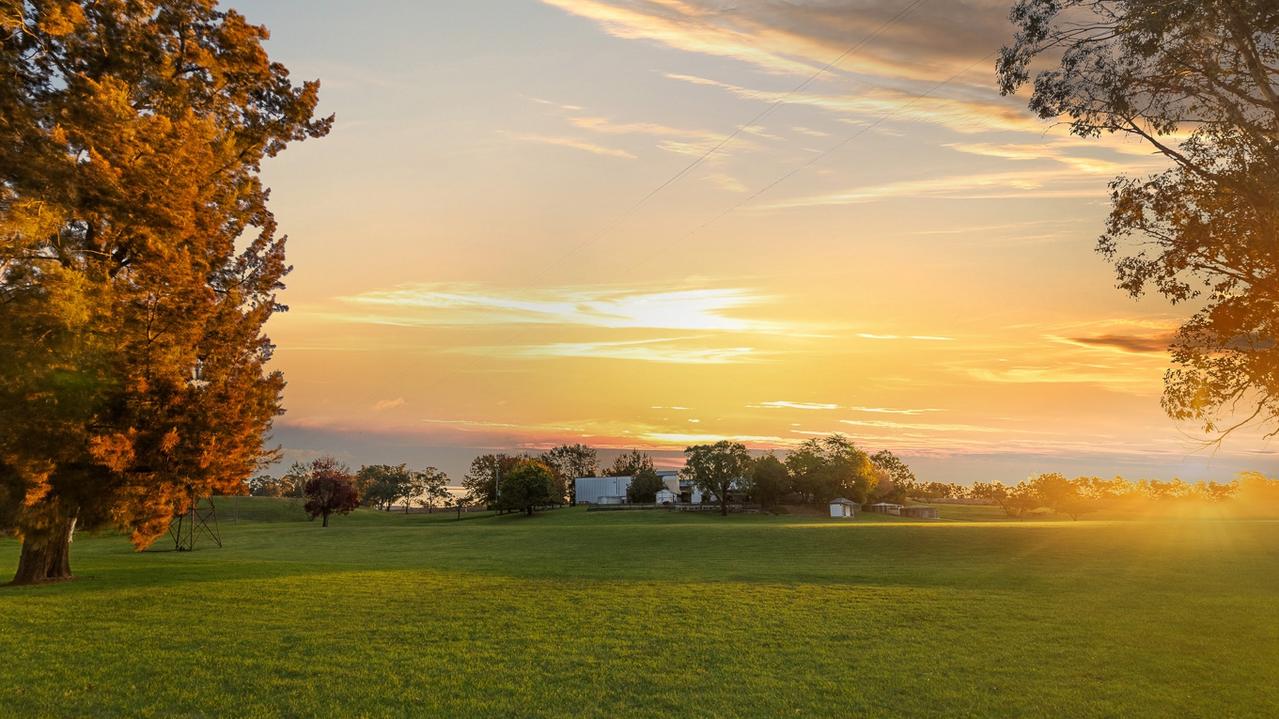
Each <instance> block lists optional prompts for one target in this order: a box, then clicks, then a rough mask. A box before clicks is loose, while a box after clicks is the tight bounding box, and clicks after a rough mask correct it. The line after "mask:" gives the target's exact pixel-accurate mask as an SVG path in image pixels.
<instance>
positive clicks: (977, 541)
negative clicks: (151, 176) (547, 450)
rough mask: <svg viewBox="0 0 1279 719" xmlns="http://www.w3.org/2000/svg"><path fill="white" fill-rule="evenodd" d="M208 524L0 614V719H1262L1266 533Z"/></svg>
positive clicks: (92, 552) (648, 524)
mask: <svg viewBox="0 0 1279 719" xmlns="http://www.w3.org/2000/svg"><path fill="white" fill-rule="evenodd" d="M943 511H944V512H945V511H946V509H943ZM964 511H965V510H959V511H958V512H957V513H955V514H963V513H964ZM968 514H969V515H971V516H973V517H982V516H989V515H988V514H986V515H983V514H981V513H980V512H975V511H972V510H970V511H969V512H968ZM220 515H221V517H222V529H223V534H224V538H225V540H226V546H225V548H223V549H201V550H199V551H196V552H194V553H189V554H188V553H184V554H178V553H175V552H170V551H161V550H163V549H165V548H166V545H165V544H164V543H160V544H157V546H156V548H155V550H153V551H149V552H146V553H142V554H137V553H134V552H132V551H131V550H130V548H129V545H128V543H127V542H126V541H125V540H123V539H121V538H119V537H116V536H111V535H104V536H101V537H92V538H90V537H86V536H80V537H78V538H77V540H76V542H75V546H74V550H73V552H74V553H73V568H74V569H75V571H76V573H77V575H78V576H79V579H78V580H77V581H74V582H70V583H65V584H60V585H54V586H47V587H39V588H0V656H2V657H3V664H2V666H3V670H2V673H0V676H2V677H3V680H2V681H0V712H3V714H4V715H5V716H23V717H33V716H103V715H106V716H172V715H179V716H208V717H215V716H218V717H220V716H328V715H367V716H427V715H438V716H598V717H610V716H618V715H630V716H678V717H683V716H725V717H728V716H761V717H762V716H783V715H786V716H814V715H824V716H852V715H863V716H865V715H869V716H891V715H897V716H914V717H919V716H1010V717H1028V716H1054V717H1084V716H1098V717H1102V716H1106V717H1120V716H1152V717H1154V716H1183V717H1184V716H1200V717H1228V716H1229V717H1242V716H1275V715H1279V523H1277V522H1268V521H1253V522H1245V521H1185V522H1172V521H1164V522H1113V521H1080V522H1069V521H1066V522H1042V521H1041V522H1033V523H1017V522H1000V521H990V520H977V519H974V520H971V521H946V520H942V521H939V522H920V523H912V522H909V521H903V520H897V519H895V518H875V519H858V520H857V521H855V522H847V521H842V522H841V521H839V520H828V519H818V518H807V517H805V518H800V517H764V516H735V517H730V518H728V519H724V518H720V517H718V516H691V515H671V514H667V513H665V512H600V513H587V512H585V511H582V510H580V509H565V510H557V511H553V512H549V513H547V514H544V515H540V516H536V517H533V518H531V519H529V518H524V517H519V516H505V517H493V516H473V517H471V518H468V519H467V520H465V521H455V520H454V519H452V515H439V514H437V515H431V516H427V515H410V516H402V515H384V514H377V513H373V512H370V511H361V512H359V513H357V514H355V515H352V516H350V517H339V518H335V519H334V522H333V526H332V527H330V528H329V529H327V530H326V529H322V528H321V527H320V525H319V524H318V523H310V522H306V521H296V520H297V519H298V518H299V517H300V510H298V509H297V508H296V506H292V505H289V504H288V503H287V502H286V501H284V500H263V499H234V500H222V503H221V505H220ZM233 516H234V517H235V518H236V521H234V522H233V521H230V520H231V518H232V517H233ZM944 516H945V515H944ZM17 550H18V545H17V543H16V542H13V541H11V540H0V572H2V573H3V574H5V575H10V574H12V572H13V569H14V567H15V565H16V562H17Z"/></svg>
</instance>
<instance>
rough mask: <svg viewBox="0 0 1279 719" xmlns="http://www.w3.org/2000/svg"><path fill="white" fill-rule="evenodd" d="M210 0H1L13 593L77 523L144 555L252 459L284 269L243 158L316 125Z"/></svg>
mask: <svg viewBox="0 0 1279 719" xmlns="http://www.w3.org/2000/svg"><path fill="white" fill-rule="evenodd" d="M266 38H267V31H266V29H265V28H262V27H257V26H254V25H250V24H249V23H248V22H246V20H245V19H244V17H242V16H241V15H239V14H238V13H236V12H234V11H221V10H218V9H217V7H216V3H215V2H214V0H173V1H168V2H161V1H148V0H128V1H126V0H95V1H94V2H89V1H87V0H83V1H81V2H74V1H72V0H24V1H22V2H18V1H6V2H3V3H0V118H2V119H0V527H3V528H4V529H8V530H11V531H13V532H15V533H16V534H17V535H18V536H20V537H21V538H22V552H21V557H20V560H19V564H18V571H17V575H16V577H15V581H16V582H18V583H30V582H41V581H49V580H57V579H64V578H68V577H70V576H71V568H70V560H69V547H70V539H71V536H72V533H73V532H74V530H75V528H76V527H77V526H79V527H88V528H93V527H99V526H103V525H109V524H114V525H117V526H120V527H122V528H124V529H126V530H128V531H130V532H131V533H132V539H133V543H134V545H135V546H137V547H139V548H142V547H146V546H147V545H149V544H150V543H151V542H152V541H153V540H155V539H156V538H157V537H159V536H160V535H162V534H163V533H164V532H165V531H166V529H167V527H168V524H169V521H170V519H171V518H172V516H173V515H174V513H175V512H181V511H183V510H184V509H185V508H186V506H187V504H188V503H189V502H190V501H191V498H192V497H193V496H199V495H202V494H208V493H211V492H216V491H239V490H240V489H241V488H242V487H243V482H244V480H245V479H247V478H248V477H249V476H251V475H252V474H253V472H254V471H255V470H256V469H257V468H258V467H259V466H260V463H261V461H262V459H263V458H264V456H269V454H270V453H269V452H265V451H264V436H265V435H266V433H267V431H268V430H269V428H270V426H271V422H272V419H273V418H274V417H275V416H276V415H277V414H278V413H279V412H280V393H281V390H282V389H283V387H284V380H283V378H282V377H281V375H280V374H279V373H278V372H272V371H269V370H268V369H267V363H268V361H269V360H270V357H271V350H272V346H271V344H270V342H269V341H268V340H267V338H266V337H265V336H264V335H263V334H262V326H263V323H265V322H266V320H267V319H268V318H269V317H270V316H271V314H272V313H273V312H275V311H276V310H278V309H280V306H279V305H278V304H277V302H276V292H277V291H278V290H279V289H280V288H281V287H282V285H281V282H280V281H281V278H282V277H283V276H284V274H285V273H286V272H287V270H288V267H287V265H286V264H285V261H284V238H283V237H280V236H278V235H277V234H276V225H275V220H274V219H273V217H272V215H271V213H270V211H269V210H268V209H267V190H266V188H265V187H263V185H262V182H261V180H260V178H259V168H260V163H261V161H262V159H263V158H265V157H269V156H273V155H275V154H276V153H278V152H280V151H281V150H282V149H284V147H285V145H286V144H287V143H289V142H290V141H294V140H301V139H304V138H307V137H317V136H320V135H324V134H325V133H326V132H327V131H328V129H329V126H330V123H331V119H332V118H328V119H324V120H315V119H313V113H314V110H315V106H316V101H317V92H318V83H315V82H307V83H303V84H301V85H295V84H293V82H292V81H291V80H290V78H289V74H288V71H287V70H286V69H285V68H284V66H282V65H280V64H278V63H273V62H271V61H270V59H269V58H268V57H267V54H266V51H265V50H264V49H263V47H262V43H263V41H264V40H265V39H266Z"/></svg>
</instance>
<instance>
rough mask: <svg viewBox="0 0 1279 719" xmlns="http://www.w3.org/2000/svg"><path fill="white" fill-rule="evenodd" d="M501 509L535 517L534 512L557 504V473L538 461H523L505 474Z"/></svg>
mask: <svg viewBox="0 0 1279 719" xmlns="http://www.w3.org/2000/svg"><path fill="white" fill-rule="evenodd" d="M500 487H501V495H500V496H499V497H498V499H497V503H496V504H497V506H498V508H499V509H510V510H515V511H519V512H524V513H525V514H527V515H528V516H530V517H531V516H533V510H535V509H537V508H538V507H544V506H546V505H548V504H553V503H555V501H556V500H555V497H554V491H553V490H554V488H555V473H554V472H552V471H551V468H550V467H547V466H546V465H545V464H543V463H542V462H540V461H539V460H536V459H522V460H520V461H519V462H516V463H515V465H514V466H512V467H511V468H510V471H507V472H505V473H504V474H503V475H502V479H501V485H500Z"/></svg>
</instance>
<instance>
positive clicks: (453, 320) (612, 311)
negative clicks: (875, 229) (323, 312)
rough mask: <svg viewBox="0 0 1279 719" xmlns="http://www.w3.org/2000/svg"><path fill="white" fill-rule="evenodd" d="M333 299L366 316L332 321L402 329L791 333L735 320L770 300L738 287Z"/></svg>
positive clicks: (438, 288) (396, 291) (407, 291)
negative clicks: (453, 327) (497, 327)
mask: <svg viewBox="0 0 1279 719" xmlns="http://www.w3.org/2000/svg"><path fill="white" fill-rule="evenodd" d="M338 299H339V300H340V301H341V302H343V303H344V304H348V305H352V306H355V307H359V308H361V309H363V310H366V311H367V312H368V314H363V315H359V314H354V315H353V314H338V315H335V316H334V318H335V319H344V320H346V321H348V322H362V323H371V324H387V325H397V326H408V327H414V326H432V325H477V324H488V325H502V324H536V325H569V326H581V327H600V328H612V329H622V328H627V329H641V328H642V329H663V330H696V331H715V332H778V331H783V330H787V329H795V327H793V326H791V325H788V324H786V323H783V322H778V321H774V320H764V319H753V318H749V317H742V316H739V315H738V314H736V313H738V312H740V311H741V310H743V309H745V308H748V307H752V306H756V305H760V304H763V303H765V302H767V301H768V300H769V299H770V297H768V296H766V295H762V294H758V293H755V292H753V291H751V290H748V289H744V288H699V289H671V290H658V291H641V290H635V289H610V288H601V287H566V288H557V289H547V290H505V291H504V290H498V289H490V288H485V287H480V286H475V285H445V284H421V285H405V286H401V287H396V288H393V289H387V290H371V291H368V292H363V293H360V294H357V295H349V296H345V297H340V298H338Z"/></svg>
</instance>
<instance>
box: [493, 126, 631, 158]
mask: <svg viewBox="0 0 1279 719" xmlns="http://www.w3.org/2000/svg"><path fill="white" fill-rule="evenodd" d="M502 134H503V135H505V136H507V137H509V138H511V139H512V140H516V141H519V142H532V143H536V144H539V145H553V146H555V147H567V148H569V149H573V150H580V151H582V152H589V153H591V154H592V155H602V156H604V157H616V158H620V159H623V160H634V159H636V158H635V155H633V154H631V153H629V152H627V151H626V150H619V149H617V148H615V147H605V146H603V145H597V144H595V143H593V142H588V141H586V140H579V139H578V138H575V137H566V136H563V135H540V134H536V133H528V132H503V133H502Z"/></svg>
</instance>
